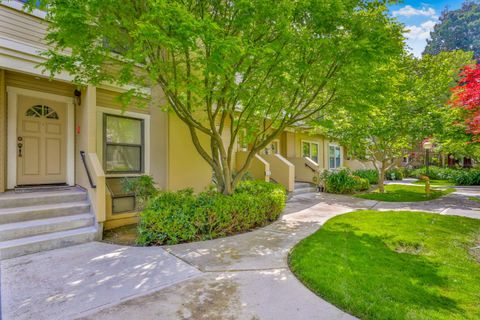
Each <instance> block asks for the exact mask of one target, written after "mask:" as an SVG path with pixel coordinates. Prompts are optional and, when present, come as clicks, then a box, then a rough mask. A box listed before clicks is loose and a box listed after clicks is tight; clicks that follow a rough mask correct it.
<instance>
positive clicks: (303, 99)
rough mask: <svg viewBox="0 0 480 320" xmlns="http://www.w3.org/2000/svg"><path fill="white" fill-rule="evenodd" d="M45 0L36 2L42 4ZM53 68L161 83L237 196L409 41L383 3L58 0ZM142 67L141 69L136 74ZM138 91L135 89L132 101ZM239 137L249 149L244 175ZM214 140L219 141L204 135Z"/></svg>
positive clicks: (52, 7)
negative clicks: (292, 139)
mask: <svg viewBox="0 0 480 320" xmlns="http://www.w3.org/2000/svg"><path fill="white" fill-rule="evenodd" d="M35 2H36V1H34V0H32V1H30V3H31V5H33V4H34V3H35ZM42 5H44V6H48V20H49V21H50V23H51V26H50V29H49V34H48V40H49V41H50V44H51V45H52V46H53V48H52V49H51V50H50V51H49V52H48V53H47V56H48V58H49V60H48V62H47V63H45V64H44V67H45V68H46V69H47V70H49V71H50V72H51V73H53V74H55V73H58V72H61V71H67V72H69V73H70V74H72V75H74V77H75V81H76V82H78V83H80V84H98V83H102V82H108V83H114V84H117V85H136V86H137V87H152V88H160V89H161V90H162V91H163V93H164V94H165V96H166V99H165V100H166V101H167V105H166V107H168V109H169V110H171V111H173V112H174V113H175V114H176V115H177V116H178V117H179V118H180V119H181V120H182V121H183V122H184V123H185V124H186V125H187V126H188V128H189V130H190V133H191V137H192V141H193V143H194V145H195V147H196V149H197V150H198V152H199V153H200V155H201V156H202V157H203V158H204V159H205V161H207V162H208V163H209V164H210V166H211V167H212V169H213V172H214V176H215V180H216V182H217V187H218V190H219V191H221V192H223V193H226V194H229V193H231V192H233V190H234V188H235V186H236V184H237V183H238V181H239V180H240V179H241V177H242V176H243V175H244V174H245V172H246V171H247V170H248V168H249V166H250V163H251V161H252V159H253V158H254V156H255V154H256V153H257V152H258V151H259V150H261V149H263V148H264V147H265V146H267V145H268V144H269V143H270V142H271V141H272V140H273V139H274V138H275V137H277V136H278V135H279V134H280V133H281V132H282V131H283V130H284V129H285V128H287V127H289V126H294V125H297V124H299V123H303V122H304V121H307V120H308V119H309V118H311V117H312V116H313V117H318V116H319V115H320V114H321V113H322V112H323V111H324V110H325V108H327V107H328V106H329V105H331V104H332V103H333V102H334V101H337V102H339V101H341V100H342V99H344V98H345V97H349V96H350V95H352V94H355V92H353V91H352V88H353V86H352V85H351V84H353V83H356V86H358V85H359V84H363V85H368V82H369V79H370V74H369V69H370V66H371V64H372V63H373V62H374V61H383V60H385V59H386V58H388V56H390V55H392V54H397V53H398V52H399V51H400V50H401V48H402V40H403V39H402V36H401V32H402V28H401V26H400V25H398V24H397V23H396V22H394V21H393V20H391V19H390V18H389V17H388V15H387V14H386V12H387V8H386V4H385V1H383V0H331V1H320V0H298V1H291V0H186V1H185V0H141V1H122V0H109V1H105V0H68V1H67V0H49V1H42ZM138 70H141V71H140V72H138ZM137 94H139V92H138V91H136V90H134V89H132V90H130V91H129V92H128V94H126V96H127V97H128V96H133V95H137ZM240 132H246V133H247V140H248V141H247V142H248V144H249V145H250V151H249V154H248V157H247V158H246V160H245V163H243V165H242V166H241V168H240V169H239V171H238V172H237V173H236V174H235V173H234V168H233V165H234V164H233V161H232V160H233V155H234V152H235V146H236V140H237V138H238V136H239V133H240ZM201 135H204V136H207V137H208V139H209V145H208V146H205V145H204V144H202V143H201V142H200V136H201Z"/></svg>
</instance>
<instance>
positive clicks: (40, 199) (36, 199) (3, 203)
mask: <svg viewBox="0 0 480 320" xmlns="http://www.w3.org/2000/svg"><path fill="white" fill-rule="evenodd" d="M85 200H87V194H86V193H83V192H79V193H75V194H68V195H62V194H59V195H49V196H45V195H43V196H42V195H38V196H35V194H34V193H32V196H31V197H28V198H22V197H18V198H9V199H0V208H19V207H29V206H38V205H45V204H55V203H66V202H80V201H85Z"/></svg>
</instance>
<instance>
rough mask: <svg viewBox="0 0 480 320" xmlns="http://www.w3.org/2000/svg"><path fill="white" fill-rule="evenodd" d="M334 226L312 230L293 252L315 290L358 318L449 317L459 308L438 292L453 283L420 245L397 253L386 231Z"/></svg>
mask: <svg viewBox="0 0 480 320" xmlns="http://www.w3.org/2000/svg"><path fill="white" fill-rule="evenodd" d="M335 227H336V228H335V230H326V229H322V230H321V231H319V232H318V233H316V234H314V235H312V236H311V237H310V238H308V240H307V241H304V242H302V243H300V244H299V246H298V247H297V248H296V249H295V251H294V252H293V253H292V256H291V267H292V270H293V271H294V273H295V274H296V275H297V276H298V277H299V278H300V280H302V281H303V282H304V283H305V284H306V285H307V286H308V287H309V288H311V289H312V290H313V291H315V292H316V293H317V294H319V295H320V296H322V297H324V298H326V299H327V300H328V301H330V302H332V303H334V304H336V305H338V306H339V307H340V308H342V309H344V310H346V311H348V312H350V313H352V314H354V315H356V316H359V317H361V318H362V319H408V318H432V319H433V318H436V316H440V318H449V315H452V314H455V313H461V312H462V310H461V309H460V308H459V307H458V305H457V301H455V300H453V299H451V298H449V297H447V296H444V295H442V293H441V291H442V290H449V289H451V288H449V281H448V279H447V278H445V277H442V276H441V275H440V274H439V267H440V266H439V265H438V264H436V263H434V262H431V261H429V260H428V259H427V258H426V257H425V256H422V252H421V250H420V251H419V252H417V253H416V254H411V253H400V252H397V251H396V250H395V249H392V248H390V247H389V246H388V245H387V244H386V241H388V240H391V238H389V237H379V236H371V235H368V234H361V235H359V234H357V233H355V232H354V231H351V230H352V228H353V227H352V226H349V225H345V226H343V227H341V226H340V224H336V225H335ZM341 229H343V231H342V230H341ZM346 229H347V230H349V231H345V230H346ZM434 314H435V315H436V316H434Z"/></svg>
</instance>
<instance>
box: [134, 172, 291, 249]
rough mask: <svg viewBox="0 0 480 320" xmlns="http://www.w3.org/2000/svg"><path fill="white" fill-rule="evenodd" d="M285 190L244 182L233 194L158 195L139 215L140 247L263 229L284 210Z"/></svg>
mask: <svg viewBox="0 0 480 320" xmlns="http://www.w3.org/2000/svg"><path fill="white" fill-rule="evenodd" d="M285 201H286V192H285V189H284V188H283V187H282V186H280V185H277V184H273V183H268V182H262V181H244V182H241V183H240V184H239V186H238V187H237V189H236V191H235V193H234V194H233V195H230V196H227V195H223V194H220V193H218V192H216V191H207V192H202V193H200V194H198V195H196V194H194V193H193V191H192V190H191V189H188V190H182V191H178V192H162V193H160V194H159V195H158V196H157V197H155V198H154V199H152V200H151V201H149V205H148V207H147V208H146V209H145V210H144V211H143V212H142V213H141V214H140V222H139V239H138V243H139V244H141V245H161V244H176V243H180V242H188V241H195V240H204V239H213V238H217V237H223V236H226V235H229V234H234V233H238V232H243V231H247V230H251V229H253V228H256V227H260V226H264V225H266V224H268V223H269V222H272V221H274V220H276V219H277V218H278V216H279V215H280V213H281V212H282V210H283V208H284V207H285Z"/></svg>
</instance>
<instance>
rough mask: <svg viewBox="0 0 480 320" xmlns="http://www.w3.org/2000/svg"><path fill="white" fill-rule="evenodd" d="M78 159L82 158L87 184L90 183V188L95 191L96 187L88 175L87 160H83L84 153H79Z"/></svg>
mask: <svg viewBox="0 0 480 320" xmlns="http://www.w3.org/2000/svg"><path fill="white" fill-rule="evenodd" d="M80 157H81V158H82V162H83V166H84V167H85V171H86V172H87V177H88V182H90V187H92V188H93V189H95V188H96V187H97V186H96V185H95V183H93V179H92V175H91V174H90V170H88V166H87V160H86V159H85V151H80Z"/></svg>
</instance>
